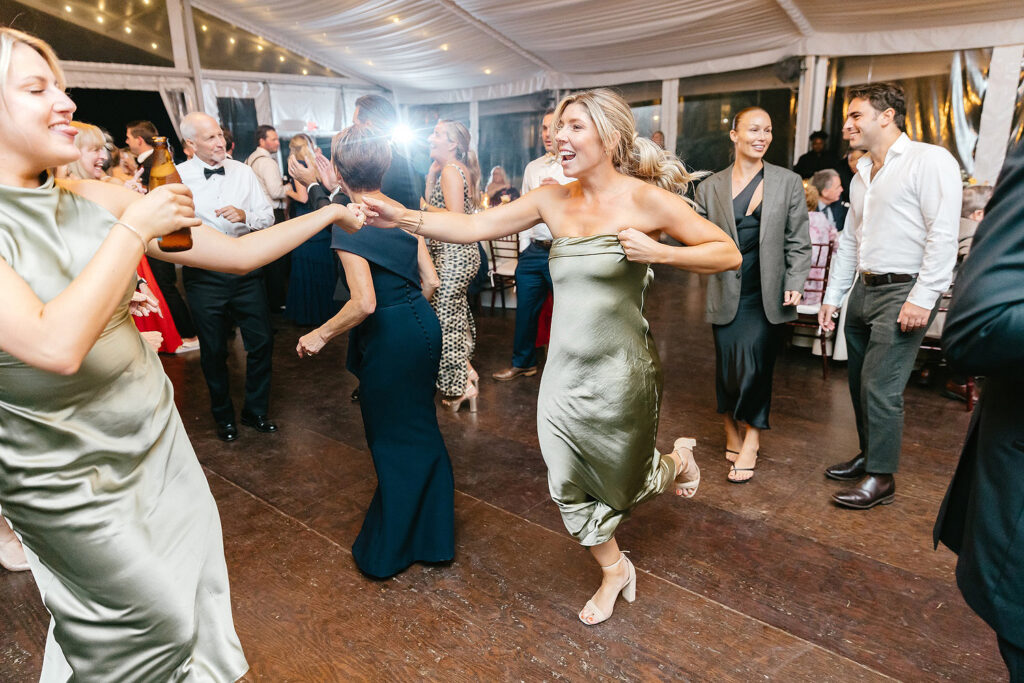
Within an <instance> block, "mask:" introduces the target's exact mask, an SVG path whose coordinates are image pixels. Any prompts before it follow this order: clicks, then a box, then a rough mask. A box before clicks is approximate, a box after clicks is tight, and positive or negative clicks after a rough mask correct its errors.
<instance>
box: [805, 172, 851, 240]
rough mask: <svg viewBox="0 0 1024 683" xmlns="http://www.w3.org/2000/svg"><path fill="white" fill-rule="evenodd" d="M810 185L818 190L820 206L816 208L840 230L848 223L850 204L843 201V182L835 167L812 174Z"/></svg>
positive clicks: (829, 222)
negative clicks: (847, 213)
mask: <svg viewBox="0 0 1024 683" xmlns="http://www.w3.org/2000/svg"><path fill="white" fill-rule="evenodd" d="M809 184H810V185H813V186H814V189H815V190H817V191H818V207H817V208H816V209H814V210H815V211H819V212H821V213H822V214H824V215H825V218H826V219H827V220H828V224H829V225H831V226H832V227H833V228H835V229H836V230H838V231H842V229H843V226H844V225H846V212H847V210H849V208H850V206H849V204H845V203H843V201H842V196H843V182H842V180H841V179H840V178H839V173H838V172H837V171H836V170H835V169H834V168H825V169H822V170H820V171H818V172H817V173H815V174H814V175H813V176H811V180H810V183H809Z"/></svg>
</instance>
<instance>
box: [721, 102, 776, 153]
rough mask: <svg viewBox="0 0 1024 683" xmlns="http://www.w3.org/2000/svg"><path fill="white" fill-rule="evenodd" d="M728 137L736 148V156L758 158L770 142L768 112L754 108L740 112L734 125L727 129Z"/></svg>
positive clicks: (770, 121) (770, 122) (770, 132)
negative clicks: (731, 128)
mask: <svg viewBox="0 0 1024 683" xmlns="http://www.w3.org/2000/svg"><path fill="white" fill-rule="evenodd" d="M729 139H730V140H732V144H733V146H734V147H735V148H736V158H737V159H739V158H740V157H744V158H747V159H754V160H759V159H761V158H762V157H764V153H765V152H767V151H768V146H769V145H771V144H772V119H771V117H770V116H768V112H765V111H762V110H760V109H754V110H752V111H748V112H746V113H745V114H742V115H741V116H740V117H739V119H738V120H737V121H736V127H735V128H734V129H733V130H731V131H729Z"/></svg>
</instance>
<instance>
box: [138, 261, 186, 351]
mask: <svg viewBox="0 0 1024 683" xmlns="http://www.w3.org/2000/svg"><path fill="white" fill-rule="evenodd" d="M149 267H150V269H151V270H152V271H153V276H154V277H155V278H156V286H157V287H159V288H160V292H161V293H162V294H163V295H164V300H166V301H167V308H168V309H170V314H171V320H173V321H174V327H175V328H177V330H178V334H180V335H181V336H182V337H183V338H184V339H189V338H190V337H194V336H196V326H195V325H194V324H193V323H192V316H191V315H190V314H189V312H188V306H186V305H185V300H184V299H183V298H181V292H180V291H178V271H177V270H175V268H174V264H173V263H168V262H167V261H161V260H160V259H155V258H151V259H149Z"/></svg>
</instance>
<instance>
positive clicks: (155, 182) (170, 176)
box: [149, 137, 192, 251]
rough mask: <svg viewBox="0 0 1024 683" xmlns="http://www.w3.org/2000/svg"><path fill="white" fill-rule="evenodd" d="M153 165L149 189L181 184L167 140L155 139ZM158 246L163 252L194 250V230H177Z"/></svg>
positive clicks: (161, 238) (164, 238) (164, 237)
mask: <svg viewBox="0 0 1024 683" xmlns="http://www.w3.org/2000/svg"><path fill="white" fill-rule="evenodd" d="M152 159H153V164H152V165H151V166H150V168H149V189H150V190H151V191H152V190H154V189H156V188H158V187H160V186H161V185H169V184H171V183H180V182H181V176H179V175H178V169H176V168H175V167H174V160H173V159H171V153H170V152H169V151H168V149H167V138H165V137H155V138H153V155H152ZM157 246H159V247H160V249H161V250H163V251H185V250H186V249H191V248H192V228H182V229H181V230H175V231H174V232H172V233H170V234H169V235H164V236H163V237H160V238H158V239H157Z"/></svg>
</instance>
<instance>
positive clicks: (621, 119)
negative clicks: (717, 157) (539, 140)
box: [552, 88, 708, 201]
mask: <svg viewBox="0 0 1024 683" xmlns="http://www.w3.org/2000/svg"><path fill="white" fill-rule="evenodd" d="M571 104H578V105H580V106H581V107H583V108H584V110H586V112H587V115H588V116H589V117H590V120H591V121H593V122H594V126H595V127H596V128H597V134H598V137H600V138H601V142H602V143H604V146H605V148H606V149H608V150H609V152H610V153H611V155H612V165H613V166H615V170H617V171H619V172H620V173H623V174H625V175H628V176H632V177H633V178H638V179H640V180H642V181H644V182H645V183H650V184H652V185H657V186H658V187H660V188H662V189H663V190H668V191H669V192H674V193H675V194H678V195H683V194H685V193H686V190H687V189H688V188H689V186H690V183H691V182H692V181H694V180H696V179H698V178H703V177H704V176H706V175H708V174H707V172H706V171H697V172H694V173H690V172H689V171H687V170H686V167H685V166H684V165H683V162H682V161H680V160H679V159H678V158H677V157H676V155H675V154H673V153H672V152H669V151H668V150H664V149H662V148H661V147H658V145H656V144H654V142H652V141H651V140H648V139H647V138H642V137H640V136H639V135H637V132H636V121H635V120H634V119H633V112H632V111H630V109H629V105H628V104H626V101H625V100H623V99H622V98H621V97H619V95H617V94H616V93H614V92H612V91H611V90H608V89H606V88H598V89H596V90H585V91H583V92H578V93H575V94H572V95H568V96H566V97H565V98H563V99H562V101H561V102H559V103H558V106H557V107H556V108H555V117H554V119H553V123H552V131H553V133H552V134H554V133H557V132H558V130H559V129H561V127H562V116H563V115H564V114H565V110H566V108H567V107H568V106H569V105H571ZM615 133H618V142H616V140H615ZM688 201H689V200H688Z"/></svg>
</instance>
